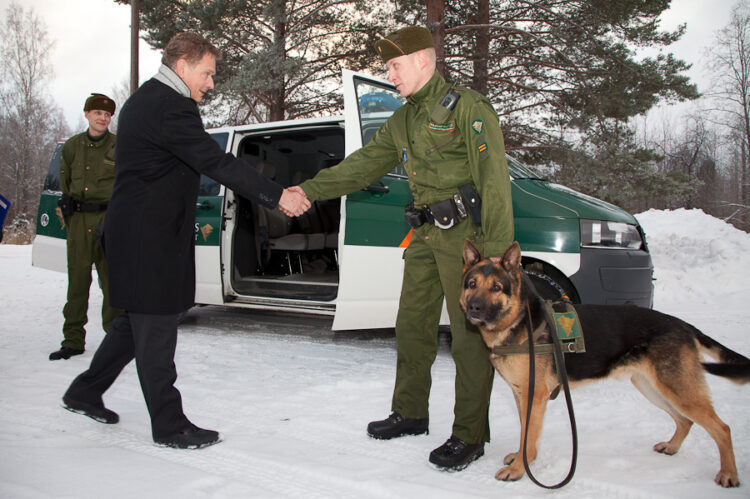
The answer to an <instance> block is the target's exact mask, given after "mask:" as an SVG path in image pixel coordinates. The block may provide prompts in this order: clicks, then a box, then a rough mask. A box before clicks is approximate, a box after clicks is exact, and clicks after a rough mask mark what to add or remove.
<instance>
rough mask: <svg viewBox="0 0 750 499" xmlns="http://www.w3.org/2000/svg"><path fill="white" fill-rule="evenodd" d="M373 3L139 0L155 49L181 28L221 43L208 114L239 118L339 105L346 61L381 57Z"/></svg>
mask: <svg viewBox="0 0 750 499" xmlns="http://www.w3.org/2000/svg"><path fill="white" fill-rule="evenodd" d="M116 1H118V3H129V1H128V0H116ZM370 3H371V2H366V1H360V0H309V1H307V2H298V1H293V0H255V1H248V0H205V1H181V2H177V1H174V2H164V1H160V0H141V2H140V12H141V14H140V22H141V28H142V29H143V30H144V31H145V36H144V38H145V39H146V41H147V42H148V43H149V44H150V45H152V46H153V47H155V48H157V49H163V48H164V46H165V45H166V43H167V42H168V41H169V39H170V38H171V37H172V36H173V35H174V34H175V33H177V32H179V31H194V32H197V33H200V34H201V35H203V36H204V37H206V38H207V39H208V40H209V41H211V42H212V43H213V44H214V45H216V46H217V47H218V48H219V49H220V50H221V52H222V55H223V58H222V60H221V61H219V63H218V68H217V75H216V77H215V82H216V89H215V92H214V97H215V98H214V99H213V100H212V99H207V105H208V106H209V110H208V115H209V116H210V117H212V118H213V124H215V125H234V124H243V123H253V122H265V121H276V120H283V119H293V118H301V117H311V116H320V115H325V114H332V113H333V112H336V111H340V109H341V106H342V102H341V95H340V75H341V69H342V68H343V67H346V68H348V69H352V70H354V71H361V70H364V69H368V68H372V67H373V65H374V64H375V63H376V62H377V61H376V54H375V52H374V50H373V49H372V47H373V45H374V42H375V41H376V40H377V38H378V37H377V32H376V29H375V27H376V26H377V25H378V20H379V16H381V15H382V13H379V12H378V11H377V9H374V8H373V7H371V6H370V7H368V4H370ZM216 97H220V98H216Z"/></svg>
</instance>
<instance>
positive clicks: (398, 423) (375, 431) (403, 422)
mask: <svg viewBox="0 0 750 499" xmlns="http://www.w3.org/2000/svg"><path fill="white" fill-rule="evenodd" d="M429 423H430V419H429V418H421V419H411V418H405V417H403V416H402V415H401V414H399V413H397V412H394V413H393V414H391V415H390V416H388V417H387V418H386V419H383V420H381V421H373V422H372V423H370V424H368V425H367V434H368V435H370V436H371V437H372V438H378V439H381V440H388V439H390V438H395V437H400V436H402V435H422V434H423V433H425V434H426V433H429V432H430V431H429V429H428V426H429Z"/></svg>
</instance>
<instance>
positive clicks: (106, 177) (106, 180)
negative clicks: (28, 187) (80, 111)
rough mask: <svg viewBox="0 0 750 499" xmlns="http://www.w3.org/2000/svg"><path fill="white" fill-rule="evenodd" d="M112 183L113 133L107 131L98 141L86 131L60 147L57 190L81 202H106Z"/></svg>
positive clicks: (113, 177)
mask: <svg viewBox="0 0 750 499" xmlns="http://www.w3.org/2000/svg"><path fill="white" fill-rule="evenodd" d="M114 183H115V135H114V134H112V133H110V132H109V131H107V132H105V134H104V137H102V138H101V139H99V140H91V139H90V138H89V136H88V132H83V133H79V134H78V135H74V136H73V137H71V138H70V139H68V140H67V141H66V142H65V144H64V145H63V148H62V158H61V161H60V189H61V190H62V192H63V194H67V195H69V196H70V197H72V198H73V199H75V200H77V201H80V202H83V203H106V202H108V201H109V198H110V196H112V186H113V185H114Z"/></svg>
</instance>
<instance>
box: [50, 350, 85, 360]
mask: <svg viewBox="0 0 750 499" xmlns="http://www.w3.org/2000/svg"><path fill="white" fill-rule="evenodd" d="M82 353H83V349H82V348H69V347H62V348H61V349H60V350H56V351H54V352H52V353H51V354H49V360H60V359H65V360H67V359H69V358H71V357H72V356H74V355H81V354H82Z"/></svg>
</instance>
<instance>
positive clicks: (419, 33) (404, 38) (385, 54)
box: [375, 26, 435, 62]
mask: <svg viewBox="0 0 750 499" xmlns="http://www.w3.org/2000/svg"><path fill="white" fill-rule="evenodd" d="M429 48H435V42H434V41H433V40H432V35H431V34H430V32H429V31H428V30H427V28H423V27H421V26H407V27H406V28H401V29H399V30H396V31H394V32H393V33H391V34H390V35H388V36H386V37H385V38H383V39H382V40H379V41H377V42H376V43H375V49H376V50H377V51H378V54H380V57H382V58H383V62H388V61H390V60H391V59H393V58H394V57H399V56H402V55H406V54H412V53H414V52H416V51H418V50H422V49H429Z"/></svg>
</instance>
